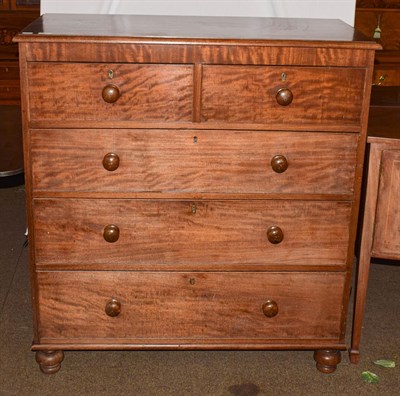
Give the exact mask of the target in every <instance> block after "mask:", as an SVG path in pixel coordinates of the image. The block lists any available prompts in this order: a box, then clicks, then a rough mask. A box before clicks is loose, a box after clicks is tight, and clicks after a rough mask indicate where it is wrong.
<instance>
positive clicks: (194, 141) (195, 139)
mask: <svg viewBox="0 0 400 396" xmlns="http://www.w3.org/2000/svg"><path fill="white" fill-rule="evenodd" d="M193 143H194V144H197V136H193Z"/></svg>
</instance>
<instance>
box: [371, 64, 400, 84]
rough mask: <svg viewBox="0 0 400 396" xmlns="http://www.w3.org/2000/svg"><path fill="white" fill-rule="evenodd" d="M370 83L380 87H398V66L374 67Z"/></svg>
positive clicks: (399, 69)
mask: <svg viewBox="0 0 400 396" xmlns="http://www.w3.org/2000/svg"><path fill="white" fill-rule="evenodd" d="M372 83H373V84H375V85H381V86H392V87H393V86H395V87H396V86H397V87H398V86H400V65H399V66H397V67H396V66H395V65H388V66H385V65H379V66H375V69H374V74H373V78H372Z"/></svg>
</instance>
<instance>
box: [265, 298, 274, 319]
mask: <svg viewBox="0 0 400 396" xmlns="http://www.w3.org/2000/svg"><path fill="white" fill-rule="evenodd" d="M262 310H263V313H264V315H265V316H266V317H268V318H273V317H274V316H276V315H277V314H278V304H277V303H276V302H275V301H274V300H267V301H266V302H265V303H264V304H263V306H262Z"/></svg>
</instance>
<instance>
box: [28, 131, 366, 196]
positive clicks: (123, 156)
mask: <svg viewBox="0 0 400 396" xmlns="http://www.w3.org/2000/svg"><path fill="white" fill-rule="evenodd" d="M30 134H31V158H32V160H31V161H32V170H33V189H34V191H35V192H37V191H48V192H51V191H52V192H55V191H58V192H62V191H75V192H165V193H183V192H186V193H188V192H192V193H196V192H197V193H198V192H203V193H220V194H225V195H226V194H230V193H291V194H296V193H297V194H351V193H352V192H353V191H352V189H353V178H354V173H355V165H356V147H357V144H358V136H357V135H356V134H339V133H331V134H328V133H307V132H301V133H295V132H255V131H232V130H222V131H214V130H204V131H199V130H197V131H196V130H192V131H191V130H188V131H187V130H181V131H176V130H143V129H142V130H139V129H138V130H135V129H131V130H117V129H104V130H100V129H85V130H60V129H49V130H31V132H30ZM107 153H114V154H116V155H118V157H119V167H118V168H117V169H116V170H114V171H107V170H106V169H105V168H104V167H103V164H102V161H103V157H104V156H105V155H106V154H107ZM275 155H284V156H285V157H286V158H287V161H288V164H289V165H288V169H287V170H286V171H285V172H283V173H276V172H274V171H273V169H272V167H271V160H272V158H273V157H274V156H275ZM299 180H301V183H299V182H298V181H299Z"/></svg>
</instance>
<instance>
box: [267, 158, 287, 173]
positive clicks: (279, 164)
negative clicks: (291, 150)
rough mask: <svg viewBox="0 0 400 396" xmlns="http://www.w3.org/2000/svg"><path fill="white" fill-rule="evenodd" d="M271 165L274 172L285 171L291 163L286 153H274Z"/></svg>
mask: <svg viewBox="0 0 400 396" xmlns="http://www.w3.org/2000/svg"><path fill="white" fill-rule="evenodd" d="M271 166H272V169H273V170H274V172H276V173H283V172H285V170H286V169H287V168H288V166H289V163H288V160H287V159H286V157H285V156H284V155H274V156H273V157H272V160H271Z"/></svg>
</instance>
